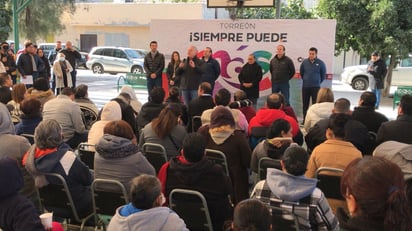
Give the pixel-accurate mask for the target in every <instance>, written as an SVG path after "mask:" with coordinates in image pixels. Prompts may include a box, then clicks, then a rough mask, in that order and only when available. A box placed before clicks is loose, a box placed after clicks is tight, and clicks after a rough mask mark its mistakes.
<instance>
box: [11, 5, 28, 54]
mask: <svg viewBox="0 0 412 231" xmlns="http://www.w3.org/2000/svg"><path fill="white" fill-rule="evenodd" d="M31 1H32V0H20V1H19V0H13V34H14V46H15V48H14V49H16V52H17V51H18V50H19V49H20V47H19V14H20V13H21V12H22V11H23V10H24V8H26V7H27V5H29V4H30V2H31ZM19 2H20V4H19ZM19 5H20V6H19Z"/></svg>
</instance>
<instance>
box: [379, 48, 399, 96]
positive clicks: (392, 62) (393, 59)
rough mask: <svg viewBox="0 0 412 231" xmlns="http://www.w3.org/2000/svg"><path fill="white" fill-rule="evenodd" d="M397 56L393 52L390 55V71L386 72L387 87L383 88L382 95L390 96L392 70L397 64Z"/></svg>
mask: <svg viewBox="0 0 412 231" xmlns="http://www.w3.org/2000/svg"><path fill="white" fill-rule="evenodd" d="M396 56H397V55H395V54H392V55H391V57H390V62H389V66H388V71H387V73H386V81H385V82H386V84H385V88H384V89H383V92H382V96H383V97H386V96H389V90H390V89H391V84H392V71H393V69H394V68H395V66H396Z"/></svg>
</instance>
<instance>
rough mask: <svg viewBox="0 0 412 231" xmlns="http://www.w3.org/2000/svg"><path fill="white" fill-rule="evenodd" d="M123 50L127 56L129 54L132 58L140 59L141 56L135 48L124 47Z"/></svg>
mask: <svg viewBox="0 0 412 231" xmlns="http://www.w3.org/2000/svg"><path fill="white" fill-rule="evenodd" d="M124 52H126V54H127V56H129V57H130V58H132V59H140V58H141V56H140V55H139V54H138V53H137V52H136V51H135V50H132V49H125V50H124Z"/></svg>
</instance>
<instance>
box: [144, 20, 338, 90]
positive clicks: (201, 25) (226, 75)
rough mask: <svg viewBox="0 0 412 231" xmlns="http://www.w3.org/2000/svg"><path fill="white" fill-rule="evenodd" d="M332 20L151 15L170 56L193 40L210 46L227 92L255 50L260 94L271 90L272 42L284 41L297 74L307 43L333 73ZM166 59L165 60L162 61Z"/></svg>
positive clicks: (235, 86) (183, 51)
mask: <svg viewBox="0 0 412 231" xmlns="http://www.w3.org/2000/svg"><path fill="white" fill-rule="evenodd" d="M335 28H336V21H335V20H318V19H314V20H283V19H282V20H272V19H264V20H262V19H259V20H258V19H253V20H246V19H244V20H235V21H232V20H152V21H151V25H150V35H151V39H152V40H156V41H157V42H158V44H159V51H160V52H162V53H164V54H165V55H166V57H169V58H170V55H171V53H172V52H173V51H178V52H179V53H180V57H181V59H183V58H185V57H186V55H187V48H188V47H189V45H194V46H196V47H197V48H198V50H199V56H202V54H203V49H204V48H205V47H211V48H212V50H213V57H214V58H216V59H217V60H218V61H219V63H220V65H221V76H220V77H219V79H218V81H217V82H216V85H215V86H216V88H220V87H224V88H228V89H230V91H231V92H233V91H235V90H236V89H238V88H239V81H238V78H237V77H238V74H239V72H240V69H241V67H242V66H243V65H244V64H245V63H246V62H247V56H248V55H249V54H252V53H253V54H254V55H255V56H256V58H257V62H258V63H259V64H260V66H261V67H262V69H263V70H264V73H263V79H262V81H261V83H260V91H261V92H260V96H265V95H268V94H270V93H271V83H270V77H271V76H270V72H269V63H270V60H271V59H272V57H273V56H274V55H276V46H277V45H278V44H282V45H284V46H285V47H286V55H287V56H289V57H290V58H291V59H292V60H293V62H294V64H295V68H296V72H297V75H296V77H299V67H300V62H301V61H302V60H303V59H304V58H307V57H308V51H309V48H310V47H316V48H317V49H318V58H320V59H321V60H323V61H324V62H325V64H326V68H327V73H328V77H329V78H331V77H332V71H333V57H334V47H335ZM166 65H167V64H166Z"/></svg>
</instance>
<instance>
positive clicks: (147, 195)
mask: <svg viewBox="0 0 412 231" xmlns="http://www.w3.org/2000/svg"><path fill="white" fill-rule="evenodd" d="M160 194H161V185H160V181H159V180H158V179H157V177H155V176H150V175H145V174H142V175H140V176H138V177H135V178H134V179H133V180H132V182H131V186H130V198H131V200H132V201H131V202H132V204H133V206H134V207H136V208H139V209H150V208H153V205H154V202H155V201H156V199H157V197H159V195H160Z"/></svg>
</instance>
